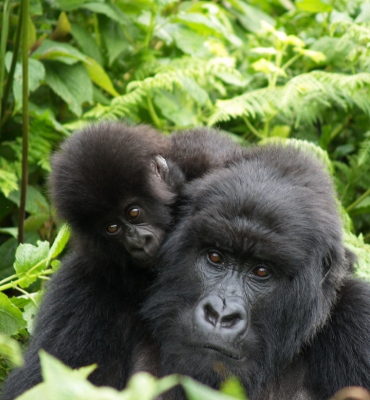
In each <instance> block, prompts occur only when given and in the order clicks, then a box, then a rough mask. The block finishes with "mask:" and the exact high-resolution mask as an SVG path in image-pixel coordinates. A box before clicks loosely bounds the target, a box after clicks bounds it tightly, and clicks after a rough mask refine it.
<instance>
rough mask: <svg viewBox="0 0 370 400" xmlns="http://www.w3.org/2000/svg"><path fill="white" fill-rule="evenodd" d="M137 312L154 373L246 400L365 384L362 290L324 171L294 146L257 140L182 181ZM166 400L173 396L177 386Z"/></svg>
mask: <svg viewBox="0 0 370 400" xmlns="http://www.w3.org/2000/svg"><path fill="white" fill-rule="evenodd" d="M185 194H186V196H187V199H186V205H185V206H184V208H183V211H182V217H181V219H180V221H179V222H178V224H177V226H176V228H175V230H174V231H173V232H172V233H171V234H170V235H169V238H168V240H167V242H166V243H165V244H164V245H163V247H162V249H161V250H160V255H159V259H158V269H159V276H158V278H157V280H156V283H155V284H154V286H153V288H152V294H151V296H148V298H147V300H146V304H145V305H144V308H143V311H142V313H143V315H144V317H145V318H146V319H147V320H148V321H149V324H150V329H151V330H152V331H153V332H154V334H155V337H156V338H157V340H158V341H159V342H160V346H161V363H162V366H161V368H162V371H161V373H162V374H163V375H167V374H170V373H181V374H185V375H190V376H191V377H193V378H195V379H197V380H199V381H200V382H203V383H205V384H207V385H210V386H212V387H214V388H216V387H218V386H219V384H220V383H221V382H222V381H223V380H224V379H225V378H226V377H227V376H230V375H234V376H236V377H237V378H239V379H240V381H241V383H242V384H243V386H244V387H245V389H246V392H247V395H248V397H249V398H250V399H251V400H264V399H270V400H275V399H276V400H279V399H284V400H297V399H299V400H324V399H328V398H329V397H331V396H332V395H333V394H334V393H335V392H336V391H337V390H338V389H340V388H342V387H344V386H349V385H355V386H357V385H358V386H364V387H366V388H367V389H370V330H369V327H370V312H369V310H370V287H369V285H368V284H366V283H363V282H360V281H358V280H357V279H355V278H353V277H352V276H351V275H349V272H348V271H349V270H350V266H349V261H348V259H347V254H348V252H346V251H345V249H344V247H343V243H342V227H341V221H340V218H339V216H338V212H337V209H336V204H335V201H334V197H333V190H332V184H331V180H330V178H329V177H328V176H327V174H326V173H325V172H324V171H323V168H322V166H320V165H318V163H317V162H315V161H313V160H311V159H310V157H308V156H307V155H305V154H303V153H301V152H300V151H298V150H296V149H294V148H290V147H287V148H283V147H279V146H272V147H261V148H256V149H254V150H251V151H250V152H248V153H247V155H246V157H245V160H243V161H242V162H240V163H238V164H237V165H232V166H230V167H229V168H224V169H221V170H217V171H215V172H213V173H210V174H208V175H206V176H205V177H204V178H203V179H200V180H197V181H194V182H192V183H190V184H188V185H187V188H186V193H185ZM177 390H178V392H172V393H169V394H168V397H166V398H168V399H174V398H175V399H182V398H184V396H183V395H182V393H181V391H180V389H177Z"/></svg>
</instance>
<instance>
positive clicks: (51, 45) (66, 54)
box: [32, 39, 87, 65]
mask: <svg viewBox="0 0 370 400" xmlns="http://www.w3.org/2000/svg"><path fill="white" fill-rule="evenodd" d="M32 57H33V58H37V59H39V60H54V61H60V62H62V63H64V64H68V65H73V64H76V63H77V62H78V61H83V62H87V57H86V56H85V54H83V53H81V52H80V51H78V50H77V49H76V48H75V47H73V46H71V45H70V44H68V43H61V42H56V41H54V40H49V39H45V40H44V41H43V42H42V44H41V46H40V47H39V48H38V49H37V50H36V51H35V52H34V53H33V54H32Z"/></svg>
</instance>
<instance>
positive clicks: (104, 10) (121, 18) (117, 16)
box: [82, 2, 132, 26]
mask: <svg viewBox="0 0 370 400" xmlns="http://www.w3.org/2000/svg"><path fill="white" fill-rule="evenodd" d="M82 8H86V9H88V10H90V11H92V12H94V13H98V14H104V15H105V16H107V17H108V18H110V19H112V20H113V21H116V22H118V23H119V24H122V25H125V26H130V25H131V24H132V23H131V21H130V20H129V18H128V17H127V16H126V14H125V13H124V12H122V11H121V10H120V9H119V8H118V7H117V6H116V5H114V4H112V3H97V2H93V3H85V4H84V5H83V6H82Z"/></svg>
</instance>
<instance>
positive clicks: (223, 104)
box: [208, 71, 370, 125]
mask: <svg viewBox="0 0 370 400" xmlns="http://www.w3.org/2000/svg"><path fill="white" fill-rule="evenodd" d="M334 104H336V105H337V106H339V107H341V108H343V109H344V110H346V109H348V108H349V107H353V106H354V105H356V106H358V107H359V108H360V109H362V110H363V111H364V112H365V113H367V114H369V115H370V74H369V73H360V74H356V75H345V74H338V73H328V72H324V71H312V72H310V73H307V74H302V75H299V76H296V77H294V78H292V79H291V80H290V81H289V82H287V83H286V84H285V85H284V86H279V87H275V88H265V89H258V90H255V91H252V92H247V93H244V94H242V95H240V96H237V97H234V98H233V99H230V100H219V101H217V102H216V105H215V108H214V110H213V113H212V115H211V116H210V118H209V122H208V124H209V125H214V124H216V123H217V122H221V121H228V120H230V119H231V118H236V117H240V116H243V115H245V116H247V117H248V116H251V117H255V116H256V115H260V116H262V117H265V116H266V114H271V111H272V110H277V111H278V112H279V113H282V114H283V115H284V116H285V117H288V118H292V117H295V118H296V120H297V123H298V122H299V121H300V120H304V121H306V122H308V123H313V122H314V121H316V120H317V119H321V116H322V114H323V112H324V111H325V109H327V108H331V107H333V105H334Z"/></svg>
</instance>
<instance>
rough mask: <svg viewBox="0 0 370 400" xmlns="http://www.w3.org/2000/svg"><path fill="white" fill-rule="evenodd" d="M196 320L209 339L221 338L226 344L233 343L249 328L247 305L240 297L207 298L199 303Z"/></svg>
mask: <svg viewBox="0 0 370 400" xmlns="http://www.w3.org/2000/svg"><path fill="white" fill-rule="evenodd" d="M194 318H195V324H196V326H197V327H198V329H200V330H201V332H202V333H203V334H204V335H205V336H206V337H207V338H209V339H217V338H220V339H221V340H223V341H225V342H233V341H234V340H235V339H237V338H239V337H240V336H242V335H243V334H244V333H245V332H246V330H247V327H248V321H247V312H246V308H245V304H244V301H243V299H242V298H240V297H226V298H223V297H220V296H218V295H210V296H207V297H205V298H203V299H202V300H201V301H200V302H199V303H198V305H197V307H196V309H195V312H194Z"/></svg>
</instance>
